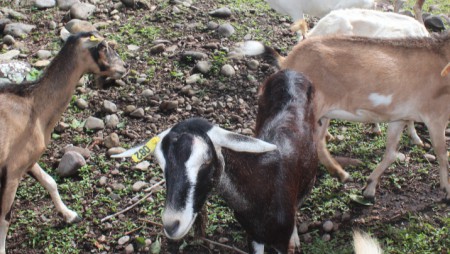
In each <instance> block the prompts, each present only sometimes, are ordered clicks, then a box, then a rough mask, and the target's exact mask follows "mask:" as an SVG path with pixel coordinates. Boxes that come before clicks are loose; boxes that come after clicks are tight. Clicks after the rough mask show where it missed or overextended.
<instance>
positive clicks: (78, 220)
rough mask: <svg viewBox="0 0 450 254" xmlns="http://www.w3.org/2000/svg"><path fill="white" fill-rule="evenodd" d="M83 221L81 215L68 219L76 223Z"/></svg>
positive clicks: (69, 221)
mask: <svg viewBox="0 0 450 254" xmlns="http://www.w3.org/2000/svg"><path fill="white" fill-rule="evenodd" d="M80 221H81V217H80V216H79V215H77V216H75V217H73V218H72V219H70V220H68V221H67V223H68V224H76V223H78V222H80Z"/></svg>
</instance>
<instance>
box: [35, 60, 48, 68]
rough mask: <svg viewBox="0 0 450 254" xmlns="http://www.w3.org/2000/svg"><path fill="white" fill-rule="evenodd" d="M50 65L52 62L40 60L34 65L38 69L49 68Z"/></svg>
mask: <svg viewBox="0 0 450 254" xmlns="http://www.w3.org/2000/svg"><path fill="white" fill-rule="evenodd" d="M49 64H50V60H38V61H36V62H34V63H33V66H34V67H37V68H44V67H46V66H48V65H49Z"/></svg>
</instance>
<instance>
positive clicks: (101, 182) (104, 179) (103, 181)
mask: <svg viewBox="0 0 450 254" xmlns="http://www.w3.org/2000/svg"><path fill="white" fill-rule="evenodd" d="M107 183H108V177H106V176H101V177H100V180H98V184H99V185H100V186H105V185H106V184H107Z"/></svg>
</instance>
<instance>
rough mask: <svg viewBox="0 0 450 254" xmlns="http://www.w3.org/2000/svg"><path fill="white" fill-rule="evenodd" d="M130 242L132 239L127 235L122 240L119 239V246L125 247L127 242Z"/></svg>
mask: <svg viewBox="0 0 450 254" xmlns="http://www.w3.org/2000/svg"><path fill="white" fill-rule="evenodd" d="M129 241H130V237H129V236H127V235H125V236H122V237H121V238H119V241H118V244H119V245H124V244H126V243H127V242H129Z"/></svg>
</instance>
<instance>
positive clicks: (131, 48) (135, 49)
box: [127, 44, 141, 51]
mask: <svg viewBox="0 0 450 254" xmlns="http://www.w3.org/2000/svg"><path fill="white" fill-rule="evenodd" d="M140 48H141V47H139V46H137V45H133V44H130V45H128V46H127V49H128V50H129V51H138V50H139V49H140Z"/></svg>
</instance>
